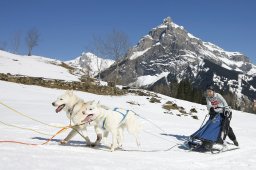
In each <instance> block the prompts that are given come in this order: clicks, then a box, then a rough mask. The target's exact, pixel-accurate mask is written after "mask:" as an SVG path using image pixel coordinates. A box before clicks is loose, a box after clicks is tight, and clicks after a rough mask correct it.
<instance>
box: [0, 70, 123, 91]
mask: <svg viewBox="0 0 256 170" xmlns="http://www.w3.org/2000/svg"><path fill="white" fill-rule="evenodd" d="M0 80H3V81H8V82H14V83H20V84H26V85H37V86H43V87H48V88H56V89H66V90H71V89H72V90H78V91H84V92H90V93H94V94H101V95H122V94H124V93H125V91H124V90H120V89H118V88H115V87H109V86H98V85H96V82H95V80H94V79H88V80H87V81H84V82H80V81H77V82H75V81H72V82H67V81H64V80H56V79H45V78H42V77H27V76H23V75H11V74H3V73H0Z"/></svg>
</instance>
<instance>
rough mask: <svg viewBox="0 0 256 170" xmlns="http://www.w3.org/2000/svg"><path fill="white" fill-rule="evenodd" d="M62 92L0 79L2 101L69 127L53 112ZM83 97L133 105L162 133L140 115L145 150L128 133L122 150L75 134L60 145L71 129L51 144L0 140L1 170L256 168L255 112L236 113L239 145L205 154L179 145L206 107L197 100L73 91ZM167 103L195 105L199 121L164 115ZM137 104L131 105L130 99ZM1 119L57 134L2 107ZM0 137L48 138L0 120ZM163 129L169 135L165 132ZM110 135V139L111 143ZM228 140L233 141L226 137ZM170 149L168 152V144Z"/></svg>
mask: <svg viewBox="0 0 256 170" xmlns="http://www.w3.org/2000/svg"><path fill="white" fill-rule="evenodd" d="M63 92H64V91H63V90H56V89H48V88H43V87H37V86H27V85H21V84H14V83H9V82H3V81H0V94H1V95H0V101H1V102H3V103H5V104H7V105H8V106H10V107H13V108H14V109H16V110H18V111H20V112H22V113H26V114H27V115H29V116H31V117H33V118H35V119H38V120H40V121H43V122H46V123H48V124H51V125H68V124H69V121H68V119H67V118H66V115H65V113H64V112H61V113H59V114H56V113H55V111H54V110H55V109H54V108H53V107H52V105H51V103H52V101H54V100H55V99H56V98H57V97H58V96H59V95H61V94H62V93H63ZM74 93H75V94H76V95H78V96H79V97H81V98H83V99H84V100H85V101H88V100H97V101H100V102H101V103H102V104H104V105H107V106H109V107H113V108H114V107H122V108H127V109H132V110H133V111H135V112H137V113H138V114H140V115H141V116H143V117H145V118H147V119H149V120H152V121H153V122H154V123H155V124H156V125H158V126H159V127H160V128H161V129H163V131H164V132H163V131H161V130H160V129H159V128H157V127H156V126H154V125H153V124H151V123H149V122H148V121H146V120H144V119H140V118H139V120H140V121H141V123H142V124H143V129H144V131H143V132H142V133H141V134H140V141H141V148H137V147H136V142H135V140H134V138H133V137H132V136H131V135H129V134H127V133H125V139H124V146H123V147H124V149H126V150H130V151H121V150H117V151H115V152H109V151H108V150H107V149H108V147H109V146H107V148H106V147H103V146H102V147H98V148H88V147H85V146H84V142H83V139H82V138H81V137H80V136H76V137H75V138H74V139H73V140H72V141H71V143H70V144H69V145H67V146H60V145H58V142H59V141H60V140H61V139H63V138H64V137H65V135H67V133H68V132H67V131H66V132H63V133H61V134H60V135H58V136H57V137H56V138H55V139H54V140H52V141H51V142H50V143H49V144H47V145H42V146H26V145H19V144H13V143H0V169H10V170H11V169H15V170H27V169H37V170H45V169H49V170H53V169H62V170H70V169H110V170H114V169H116V170H125V169H133V170H141V169H150V170H155V169H160V170H166V169H181V170H184V169H191V170H193V169H194V170H197V169H207V170H209V169H211V170H212V169H216V170H217V169H232V170H235V169H237V170H238V169H239V170H248V169H251V170H253V169H255V168H256V146H255V141H256V136H255V134H256V124H255V121H256V116H255V115H253V114H248V113H243V112H239V111H233V118H232V121H231V126H232V127H233V130H234V132H235V133H236V135H237V138H238V141H239V144H240V147H241V148H240V149H239V150H234V151H230V152H224V153H221V154H216V155H212V154H203V153H194V152H189V151H187V150H184V148H182V147H181V146H176V147H173V146H175V145H176V144H181V143H183V142H184V140H185V139H187V136H189V135H190V134H192V133H193V132H195V131H196V130H197V129H198V128H199V127H200V125H201V123H202V121H203V119H204V117H205V115H206V107H205V106H204V105H199V104H195V103H190V102H186V101H182V100H177V99H173V98H170V97H166V96H161V95H159V96H160V97H161V103H150V102H149V100H148V96H135V95H134V94H128V95H125V96H102V95H95V94H90V93H84V92H78V91H75V92H74ZM167 101H172V102H175V103H177V105H178V106H182V107H184V108H185V110H186V111H189V110H190V109H191V108H195V109H196V110H197V111H198V113H197V116H198V117H199V120H196V119H193V118H192V117H191V116H177V115H176V114H179V113H178V111H173V113H172V114H171V113H169V114H165V113H164V112H165V110H164V109H163V108H162V105H163V104H164V103H166V102H167ZM128 102H129V103H135V104H136V105H131V104H129V103H128ZM0 120H1V122H5V123H9V124H12V125H16V126H21V127H26V128H32V129H35V130H37V131H41V132H45V133H49V134H54V133H55V132H57V131H58V130H59V129H57V128H56V129H55V128H51V127H48V126H45V125H43V124H40V123H38V122H35V121H32V120H30V119H28V118H26V117H23V116H21V115H19V114H17V113H15V112H13V111H12V110H9V109H8V108H6V107H4V106H2V105H0ZM0 131H1V136H0V140H1V141H2V140H16V141H21V142H28V143H37V144H40V143H43V142H45V141H46V140H47V139H48V138H49V136H46V135H42V134H37V133H35V132H33V131H27V130H22V129H17V128H14V127H9V126H6V125H4V124H1V123H0ZM88 131H89V137H90V138H91V139H92V140H94V139H95V138H96V137H95V136H96V135H95V134H94V130H93V128H92V127H90V128H89V129H88ZM161 133H165V135H161ZM110 138H111V135H110V136H109V139H108V141H109V142H110V140H111V139H110ZM227 141H229V139H227ZM171 147H173V148H172V149H170V150H168V149H169V148H171Z"/></svg>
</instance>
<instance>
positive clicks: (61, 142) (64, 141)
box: [59, 140, 68, 145]
mask: <svg viewBox="0 0 256 170" xmlns="http://www.w3.org/2000/svg"><path fill="white" fill-rule="evenodd" d="M67 143H68V141H66V140H62V141H60V143H59V144H60V145H65V144H67Z"/></svg>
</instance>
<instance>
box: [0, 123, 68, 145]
mask: <svg viewBox="0 0 256 170" xmlns="http://www.w3.org/2000/svg"><path fill="white" fill-rule="evenodd" d="M70 127H72V126H70V125H69V126H65V127H63V128H61V129H60V130H59V131H58V132H56V133H55V134H54V135H53V136H52V137H51V138H49V139H48V140H47V141H45V142H43V143H41V144H34V143H26V142H19V141H15V140H0V143H16V144H22V145H30V146H39V145H45V144H47V143H49V142H50V141H51V140H52V139H53V138H54V137H55V136H57V135H58V134H60V133H61V132H63V131H65V130H67V129H68V128H70Z"/></svg>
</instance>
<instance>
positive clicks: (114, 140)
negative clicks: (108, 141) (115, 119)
mask: <svg viewBox="0 0 256 170" xmlns="http://www.w3.org/2000/svg"><path fill="white" fill-rule="evenodd" d="M116 146H117V129H115V130H112V145H111V149H110V150H111V152H113V151H114V150H115V149H116Z"/></svg>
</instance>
